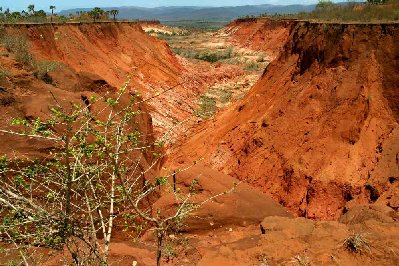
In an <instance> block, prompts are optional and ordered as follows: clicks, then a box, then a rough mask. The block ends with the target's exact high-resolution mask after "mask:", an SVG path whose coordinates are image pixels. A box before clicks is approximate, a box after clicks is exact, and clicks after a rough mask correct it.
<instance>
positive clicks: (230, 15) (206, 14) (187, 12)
mask: <svg viewBox="0 0 399 266" xmlns="http://www.w3.org/2000/svg"><path fill="white" fill-rule="evenodd" d="M314 8H315V5H286V6H283V5H246V6H234V7H194V6H184V7H156V8H143V7H134V6H132V7H109V8H103V9H104V10H111V9H118V10H119V15H118V18H120V19H139V20H160V21H183V20H206V21H210V20H211V21H230V20H234V19H236V18H239V17H244V16H256V15H260V14H264V13H267V14H276V13H277V14H293V13H298V12H302V11H312V10H313V9H314ZM88 10H91V9H89V8H87V9H86V8H80V9H68V10H63V11H61V12H60V13H59V14H60V15H65V16H67V15H69V14H76V12H77V11H88Z"/></svg>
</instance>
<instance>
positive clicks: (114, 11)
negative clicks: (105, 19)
mask: <svg viewBox="0 0 399 266" xmlns="http://www.w3.org/2000/svg"><path fill="white" fill-rule="evenodd" d="M110 13H111V15H112V16H114V21H116V16H117V15H118V14H119V10H117V9H113V10H111V11H110Z"/></svg>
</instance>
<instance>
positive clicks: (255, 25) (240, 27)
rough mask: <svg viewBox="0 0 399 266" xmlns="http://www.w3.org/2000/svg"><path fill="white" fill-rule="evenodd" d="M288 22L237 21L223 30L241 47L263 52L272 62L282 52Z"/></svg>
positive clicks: (285, 40) (286, 37) (287, 31)
mask: <svg viewBox="0 0 399 266" xmlns="http://www.w3.org/2000/svg"><path fill="white" fill-rule="evenodd" d="M290 23H291V22H290V21H284V20H270V19H241V20H240V19H239V20H236V21H234V22H232V23H230V24H229V25H227V26H226V27H225V28H224V29H223V30H224V31H225V32H226V33H229V34H231V35H232V39H233V40H234V41H235V43H236V44H238V45H239V46H241V47H244V48H249V49H252V50H255V51H264V52H266V53H267V55H268V57H269V58H270V59H271V60H273V59H275V58H276V57H278V55H279V54H280V53H281V52H282V51H283V47H284V44H285V43H286V42H287V40H288V36H289V29H290V26H289V25H290Z"/></svg>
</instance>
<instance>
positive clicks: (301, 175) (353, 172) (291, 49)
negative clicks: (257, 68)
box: [171, 22, 399, 219]
mask: <svg viewBox="0 0 399 266" xmlns="http://www.w3.org/2000/svg"><path fill="white" fill-rule="evenodd" d="M287 27H288V29H289V38H288V42H287V43H286V44H285V46H284V52H283V53H282V54H281V55H280V56H279V57H278V59H276V60H275V61H273V62H272V63H271V64H270V65H269V67H268V68H267V69H266V70H265V72H264V74H263V76H262V78H261V79H260V81H259V82H258V83H257V84H256V85H255V86H254V88H253V89H252V90H251V92H250V93H249V95H247V97H245V98H244V99H243V100H242V101H241V102H239V103H237V104H236V105H235V106H232V107H231V108H229V109H228V110H226V111H224V112H222V113H220V114H219V115H218V116H217V117H216V118H215V119H213V120H211V121H208V122H207V123H205V124H203V125H200V126H199V127H198V128H197V129H196V131H195V132H194V134H193V136H192V137H191V138H189V139H188V140H184V142H185V143H184V146H183V147H182V148H180V149H179V150H177V151H176V153H175V154H173V155H172V156H176V155H178V159H175V160H174V162H176V163H179V164H183V163H184V162H186V161H190V160H193V159H195V158H199V157H205V160H206V162H207V164H208V165H211V166H212V167H213V168H215V169H218V170H222V171H223V172H225V173H228V174H231V175H233V176H235V177H237V178H239V179H241V180H244V181H245V182H248V183H250V184H252V185H253V186H255V187H258V188H259V189H261V190H262V191H264V192H266V193H268V194H270V195H272V196H273V197H274V198H275V199H276V200H278V201H279V202H280V203H282V204H283V205H284V206H286V207H288V208H289V209H291V210H292V212H293V213H295V214H297V215H300V216H305V217H308V218H314V219H336V218H338V217H339V216H340V215H341V214H342V213H343V212H344V211H345V206H350V204H352V203H354V202H357V203H370V202H371V203H372V202H381V203H384V204H388V205H390V206H392V207H393V206H396V205H397V202H398V199H397V193H396V194H395V192H394V191H397V189H398V182H397V180H398V176H399V162H398V154H399V125H398V91H399V88H398V84H399V83H398V80H399V68H398V64H399V59H398V58H399V57H398V55H399V46H398V45H397V43H398V41H399V26H398V25H396V24H395V25H340V24H318V23H309V22H289V23H287ZM171 164H173V162H171ZM347 202H350V203H347Z"/></svg>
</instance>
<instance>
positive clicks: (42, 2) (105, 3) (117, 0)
mask: <svg viewBox="0 0 399 266" xmlns="http://www.w3.org/2000/svg"><path fill="white" fill-rule="evenodd" d="M316 2H317V0H304V1H298V0H248V1H244V0H226V1H217V0H144V1H143V0H113V1H111V0H86V1H84V0H0V6H2V7H4V8H7V7H8V8H10V9H12V10H22V9H26V7H27V6H28V5H29V4H34V5H35V7H36V9H44V10H46V11H47V10H48V8H49V6H50V5H55V6H56V7H57V10H58V11H60V10H62V9H68V8H75V7H95V6H99V7H110V6H111V7H112V6H114V7H115V6H142V7H157V6H238V5H259V4H280V5H284V4H312V3H316Z"/></svg>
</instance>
